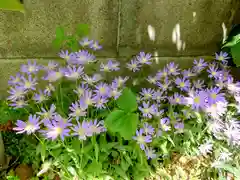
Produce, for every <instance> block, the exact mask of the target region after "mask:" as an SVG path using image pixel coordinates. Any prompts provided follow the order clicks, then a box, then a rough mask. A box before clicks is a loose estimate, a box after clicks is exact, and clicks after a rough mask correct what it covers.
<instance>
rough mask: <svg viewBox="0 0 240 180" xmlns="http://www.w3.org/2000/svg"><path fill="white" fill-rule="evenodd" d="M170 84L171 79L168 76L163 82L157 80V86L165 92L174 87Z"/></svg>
mask: <svg viewBox="0 0 240 180" xmlns="http://www.w3.org/2000/svg"><path fill="white" fill-rule="evenodd" d="M170 85H171V81H170V80H168V78H165V79H164V81H163V82H162V83H161V82H157V86H158V87H160V88H161V89H162V91H163V92H166V91H167V90H171V89H172V87H171V86H170Z"/></svg>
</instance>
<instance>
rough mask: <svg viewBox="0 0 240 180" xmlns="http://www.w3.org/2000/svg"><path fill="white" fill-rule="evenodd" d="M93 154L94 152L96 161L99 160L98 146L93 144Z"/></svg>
mask: <svg viewBox="0 0 240 180" xmlns="http://www.w3.org/2000/svg"><path fill="white" fill-rule="evenodd" d="M94 147H95V148H94V152H95V158H96V161H98V158H99V147H98V144H97V143H95V144H94Z"/></svg>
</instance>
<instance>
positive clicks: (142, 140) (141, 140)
mask: <svg viewBox="0 0 240 180" xmlns="http://www.w3.org/2000/svg"><path fill="white" fill-rule="evenodd" d="M143 133H144V130H143V129H142V128H141V129H140V130H139V131H138V130H137V131H136V136H134V137H133V139H134V140H136V141H137V143H138V144H139V145H140V148H141V149H142V150H145V145H146V144H147V143H150V142H152V136H150V135H143Z"/></svg>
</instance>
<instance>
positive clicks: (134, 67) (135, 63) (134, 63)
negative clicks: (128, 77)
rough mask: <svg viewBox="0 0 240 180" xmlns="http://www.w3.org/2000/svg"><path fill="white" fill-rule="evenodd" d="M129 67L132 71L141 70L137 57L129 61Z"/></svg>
mask: <svg viewBox="0 0 240 180" xmlns="http://www.w3.org/2000/svg"><path fill="white" fill-rule="evenodd" d="M126 65H127V68H128V69H130V70H131V71H132V72H136V71H139V70H140V67H141V65H140V64H139V62H138V61H137V60H136V59H132V60H131V61H130V62H129V63H127V64H126Z"/></svg>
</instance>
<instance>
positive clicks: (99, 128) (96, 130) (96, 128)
mask: <svg viewBox="0 0 240 180" xmlns="http://www.w3.org/2000/svg"><path fill="white" fill-rule="evenodd" d="M105 131H106V128H105V127H104V122H103V121H98V120H97V119H95V120H94V121H92V120H90V121H89V124H88V131H87V136H88V137H91V136H93V135H94V134H100V133H102V132H105Z"/></svg>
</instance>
